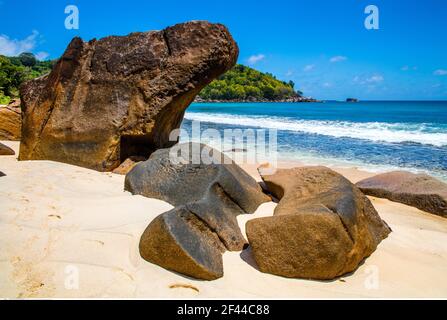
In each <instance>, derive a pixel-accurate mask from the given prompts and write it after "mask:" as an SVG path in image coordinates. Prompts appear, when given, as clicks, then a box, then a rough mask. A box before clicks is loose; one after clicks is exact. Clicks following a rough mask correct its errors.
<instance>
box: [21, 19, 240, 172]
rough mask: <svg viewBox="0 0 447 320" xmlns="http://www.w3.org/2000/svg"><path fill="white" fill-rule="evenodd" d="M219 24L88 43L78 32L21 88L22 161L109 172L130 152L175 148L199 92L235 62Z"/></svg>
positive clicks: (197, 24) (200, 23) (234, 49)
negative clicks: (174, 134)
mask: <svg viewBox="0 0 447 320" xmlns="http://www.w3.org/2000/svg"><path fill="white" fill-rule="evenodd" d="M237 56H238V47H237V45H236V43H235V42H234V40H233V38H232V37H231V35H230V33H229V32H228V30H227V29H226V28H225V27H224V26H223V25H220V24H211V23H209V22H205V21H193V22H188V23H183V24H178V25H175V26H172V27H169V28H166V29H164V30H162V31H152V32H137V33H132V34H130V35H128V36H122V37H121V36H111V37H107V38H104V39H100V40H92V41H89V42H83V41H82V40H81V39H80V38H74V39H73V40H72V41H71V43H70V44H69V46H68V47H67V49H66V51H65V53H64V54H63V56H62V57H61V59H60V60H59V61H58V63H57V64H56V65H55V67H54V68H53V70H52V72H51V73H50V74H49V75H47V76H44V77H41V78H38V79H34V80H32V81H29V82H26V83H25V84H24V85H23V86H22V87H21V98H22V111H23V123H22V125H23V129H22V143H21V147H20V156H19V159H20V160H32V159H37V160H39V159H48V160H55V161H60V162H65V163H71V164H75V165H79V166H84V167H88V168H92V169H96V170H100V171H111V170H113V169H114V168H116V167H118V166H119V165H120V163H122V162H123V161H124V160H125V159H127V158H129V157H130V156H143V157H146V158H147V157H148V156H149V154H150V153H151V152H153V151H154V150H156V149H159V148H166V147H169V146H172V145H173V144H175V143H176V141H170V140H169V135H170V133H171V131H172V130H173V129H176V128H178V127H179V126H180V124H181V121H182V118H183V114H184V111H185V109H186V108H187V107H188V105H189V104H190V103H191V102H192V101H193V100H194V97H195V96H196V94H198V93H199V92H200V90H201V89H202V88H203V87H204V86H206V85H207V84H208V83H209V82H211V81H212V80H213V79H214V78H216V77H218V76H219V75H221V74H222V73H224V72H225V71H227V70H228V69H230V68H231V67H232V66H233V65H234V64H235V63H236V60H237Z"/></svg>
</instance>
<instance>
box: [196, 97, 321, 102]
mask: <svg viewBox="0 0 447 320" xmlns="http://www.w3.org/2000/svg"><path fill="white" fill-rule="evenodd" d="M193 102H194V103H226V102H232V103H273V102H280V103H281V102H290V103H303V102H316V103H321V102H323V100H317V99H314V98H301V97H300V98H289V99H281V100H241V99H231V100H210V99H206V100H205V99H201V98H196V99H195V100H194V101H193Z"/></svg>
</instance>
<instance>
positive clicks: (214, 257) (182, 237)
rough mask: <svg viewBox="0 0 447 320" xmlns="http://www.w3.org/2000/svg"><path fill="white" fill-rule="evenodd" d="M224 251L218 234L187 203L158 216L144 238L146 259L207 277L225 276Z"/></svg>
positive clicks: (191, 274) (205, 278)
mask: <svg viewBox="0 0 447 320" xmlns="http://www.w3.org/2000/svg"><path fill="white" fill-rule="evenodd" d="M224 251H225V247H224V246H223V245H222V243H221V242H220V240H219V237H218V236H217V234H216V233H214V232H213V231H212V230H211V229H210V228H209V226H207V225H206V223H205V222H204V221H202V220H201V219H200V218H199V217H197V216H196V215H195V214H194V213H192V212H191V211H189V210H188V209H187V208H186V207H184V206H179V207H177V208H175V209H173V210H171V211H168V212H166V213H164V214H162V215H159V216H158V217H157V218H155V219H154V220H153V221H152V222H151V223H150V224H149V226H148V227H147V228H146V230H145V231H144V233H143V235H142V236H141V240H140V253H141V256H142V257H143V258H144V259H145V260H147V261H149V262H152V263H155V264H157V265H159V266H161V267H163V268H166V269H169V270H173V271H176V272H179V273H182V274H185V275H187V276H191V277H194V278H199V279H204V280H214V279H217V278H220V277H222V276H223V263H222V253H223V252H224Z"/></svg>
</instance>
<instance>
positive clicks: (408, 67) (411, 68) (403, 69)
mask: <svg viewBox="0 0 447 320" xmlns="http://www.w3.org/2000/svg"><path fill="white" fill-rule="evenodd" d="M417 69H418V67H416V66H414V67H410V66H403V67H402V68H400V70H402V71H408V70H417Z"/></svg>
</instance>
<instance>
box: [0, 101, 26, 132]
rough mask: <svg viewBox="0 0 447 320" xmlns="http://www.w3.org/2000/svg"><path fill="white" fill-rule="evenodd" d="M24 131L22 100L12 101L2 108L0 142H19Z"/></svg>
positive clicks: (0, 110)
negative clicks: (22, 130)
mask: <svg viewBox="0 0 447 320" xmlns="http://www.w3.org/2000/svg"><path fill="white" fill-rule="evenodd" d="M21 129H22V115H21V110H20V100H18V99H16V100H13V101H11V102H10V103H9V104H8V105H7V106H5V107H0V140H11V141H19V140H20V137H21Z"/></svg>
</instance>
